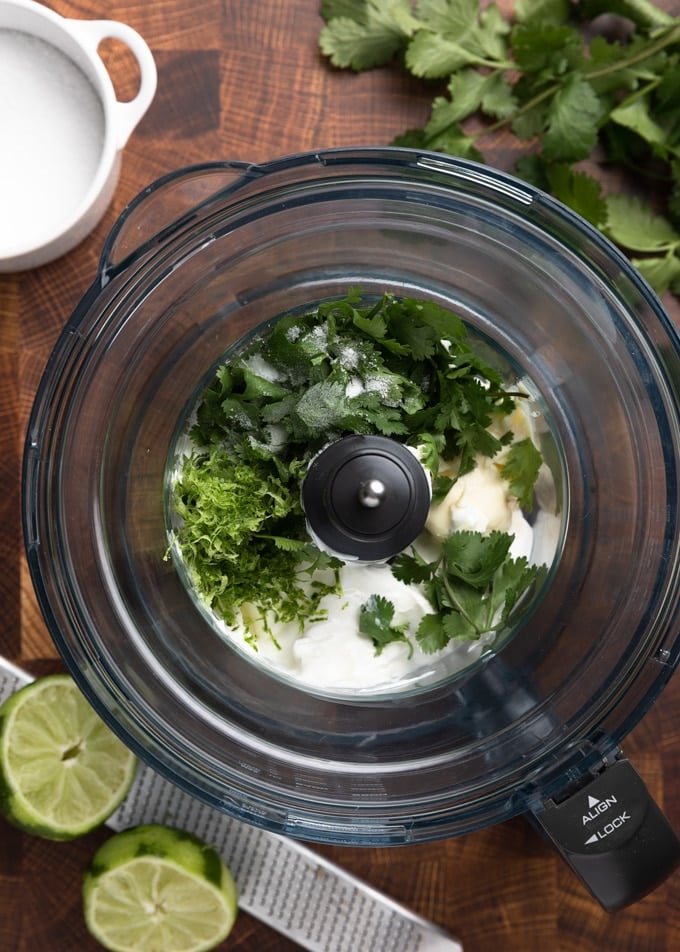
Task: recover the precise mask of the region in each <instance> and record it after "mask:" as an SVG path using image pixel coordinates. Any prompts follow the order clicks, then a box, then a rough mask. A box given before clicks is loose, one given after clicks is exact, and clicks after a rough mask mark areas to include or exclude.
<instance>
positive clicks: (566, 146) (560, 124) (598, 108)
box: [542, 74, 604, 162]
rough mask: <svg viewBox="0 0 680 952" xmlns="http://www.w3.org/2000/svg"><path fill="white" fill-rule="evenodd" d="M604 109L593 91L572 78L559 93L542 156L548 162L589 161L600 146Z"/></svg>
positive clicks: (579, 79)
mask: <svg viewBox="0 0 680 952" xmlns="http://www.w3.org/2000/svg"><path fill="white" fill-rule="evenodd" d="M603 112H604V110H603V106H602V103H601V102H600V100H599V98H598V96H597V95H596V93H595V92H594V90H593V87H592V86H591V85H590V83H588V82H587V81H586V80H585V79H583V78H582V77H580V76H578V75H576V74H575V75H573V76H571V77H570V78H569V79H567V80H566V81H565V82H564V84H563V85H562V86H561V87H560V88H559V89H558V90H557V91H556V93H555V95H554V97H553V99H552V102H551V104H550V108H549V110H548V117H547V129H546V132H545V135H544V136H543V148H542V153H543V155H544V156H545V158H546V159H548V160H549V161H566V162H576V161H578V160H579V159H585V158H587V157H588V156H589V155H590V153H591V151H592V150H593V148H594V146H595V143H596V142H597V131H598V122H599V121H600V119H601V118H602V115H603Z"/></svg>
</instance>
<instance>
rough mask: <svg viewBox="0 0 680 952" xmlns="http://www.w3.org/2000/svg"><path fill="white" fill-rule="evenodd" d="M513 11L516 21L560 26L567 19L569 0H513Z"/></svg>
mask: <svg viewBox="0 0 680 952" xmlns="http://www.w3.org/2000/svg"><path fill="white" fill-rule="evenodd" d="M514 12H515V20H516V21H517V22H518V23H524V24H546V25H548V26H562V25H563V24H566V23H567V22H568V20H569V13H570V9H569V0H515V5H514Z"/></svg>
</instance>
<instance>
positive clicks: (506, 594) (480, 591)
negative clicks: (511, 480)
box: [392, 530, 547, 654]
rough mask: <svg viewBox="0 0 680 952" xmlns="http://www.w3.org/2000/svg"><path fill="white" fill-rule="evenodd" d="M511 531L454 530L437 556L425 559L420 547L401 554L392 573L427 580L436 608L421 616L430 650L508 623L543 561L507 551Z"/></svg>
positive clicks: (419, 636)
mask: <svg viewBox="0 0 680 952" xmlns="http://www.w3.org/2000/svg"><path fill="white" fill-rule="evenodd" d="M512 541H513V536H512V535H511V534H510V533H505V532H491V533H489V535H483V534H482V533H480V532H471V531H466V530H461V531H458V532H453V533H451V535H450V536H448V537H447V539H446V540H445V541H444V543H443V545H442V552H441V555H440V556H439V558H437V559H435V560H433V561H431V562H427V561H425V560H424V559H423V558H422V556H420V555H419V554H418V553H417V552H416V551H412V552H411V553H410V554H407V553H403V554H402V555H400V556H398V557H397V558H396V559H395V561H394V563H393V565H392V572H393V574H394V576H395V577H396V578H398V579H399V580H400V581H402V582H406V583H412V582H418V583H420V584H424V587H425V593H426V595H427V598H428V600H429V602H430V604H431V605H432V607H433V609H434V611H433V612H431V613H428V614H426V615H424V616H423V618H422V620H421V622H420V624H419V625H418V629H417V631H416V636H415V637H416V640H417V642H418V644H419V645H420V647H421V648H422V650H423V651H424V652H426V653H428V654H432V653H434V652H436V651H439V650H441V649H442V648H444V647H446V645H447V644H448V643H449V642H450V641H475V640H478V639H479V638H481V637H482V636H483V635H485V634H487V633H489V632H497V631H499V630H502V629H503V628H504V627H506V626H507V624H508V622H509V619H510V617H511V615H512V612H513V610H514V609H515V607H516V606H517V605H518V604H519V602H520V601H521V600H522V599H523V598H524V597H525V596H526V594H527V592H528V591H529V589H530V588H531V587H532V586H536V585H538V584H540V582H541V581H542V579H543V577H544V575H545V572H546V571H547V570H546V568H545V567H544V566H541V567H537V566H535V565H531V564H530V563H529V562H528V561H527V559H526V558H524V557H521V558H512V557H510V556H509V550H510V546H511V544H512Z"/></svg>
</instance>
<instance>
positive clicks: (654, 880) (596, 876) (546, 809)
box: [533, 751, 680, 912]
mask: <svg viewBox="0 0 680 952" xmlns="http://www.w3.org/2000/svg"><path fill="white" fill-rule="evenodd" d="M533 819H534V821H535V822H536V823H537V824H538V826H539V827H540V828H542V829H543V831H544V832H545V833H547V835H548V837H549V838H550V840H551V841H552V843H553V845H554V846H555V847H556V848H557V850H558V851H559V852H560V853H561V855H562V857H563V858H564V859H565V860H566V861H567V863H568V864H569V866H570V867H571V868H572V870H573V871H574V872H575V873H576V875H577V876H578V877H579V879H580V880H581V882H582V883H583V884H584V886H585V887H586V888H587V889H588V890H589V892H590V893H591V894H592V895H593V897H594V898H595V899H597V901H598V902H599V903H600V905H602V907H603V908H604V909H606V910H607V912H615V911H616V910H617V909H622V908H623V907H624V906H628V905H630V904H631V903H633V902H637V901H638V899H642V897H643V896H645V895H646V894H647V893H649V892H651V891H652V890H653V889H655V888H656V887H657V886H658V885H660V884H661V883H662V882H663V880H664V879H666V877H667V876H669V875H670V874H671V873H672V872H673V871H674V870H675V869H676V868H677V866H678V864H679V863H680V841H679V840H678V837H677V835H676V834H675V832H674V830H673V828H672V827H671V825H670V824H669V822H668V820H667V819H666V817H665V816H664V815H663V813H662V812H661V810H660V809H659V807H658V806H657V804H656V803H655V802H654V800H653V799H652V797H651V796H650V794H649V791H648V790H647V787H646V785H645V783H644V781H643V780H642V778H641V777H640V775H639V774H638V773H637V771H636V770H635V768H634V767H633V765H632V764H631V763H630V762H629V761H628V760H626V758H625V757H623V756H622V755H621V752H620V751H619V752H617V754H616V755H614V756H613V757H612V758H611V759H610V760H609V762H608V763H606V764H605V766H604V769H603V770H602V771H601V772H600V773H598V774H596V775H595V776H594V777H592V776H591V777H590V778H589V779H588V780H587V782H586V783H585V785H578V788H577V789H576V790H575V791H573V792H571V793H570V794H569V795H567V796H566V797H564V798H559V799H558V800H555V799H550V800H548V801H546V802H544V803H543V804H542V806H541V808H540V809H537V810H534V812H533Z"/></svg>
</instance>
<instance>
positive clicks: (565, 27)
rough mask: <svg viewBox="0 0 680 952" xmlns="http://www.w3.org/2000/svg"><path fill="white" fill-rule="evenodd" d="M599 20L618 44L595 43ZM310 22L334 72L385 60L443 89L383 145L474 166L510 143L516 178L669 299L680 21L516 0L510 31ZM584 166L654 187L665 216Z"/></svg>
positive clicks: (679, 268) (464, 12)
mask: <svg viewBox="0 0 680 952" xmlns="http://www.w3.org/2000/svg"><path fill="white" fill-rule="evenodd" d="M602 13H609V14H613V15H615V17H618V18H619V20H618V26H619V30H618V32H617V33H615V34H611V35H602V34H597V33H595V34H593V31H592V29H591V28H590V25H591V23H592V21H593V20H595V19H596V18H597V17H598V16H599V15H600V14H602ZM321 14H322V16H323V18H324V20H325V21H326V25H325V26H324V27H323V29H322V30H321V33H320V37H319V43H320V47H321V50H322V52H323V53H324V54H325V55H326V56H327V57H328V58H329V59H330V61H331V63H332V64H333V65H334V66H337V67H340V68H349V69H353V70H357V71H359V70H365V69H371V68H374V67H376V66H382V65H385V64H387V63H390V62H393V61H396V62H400V63H401V64H402V65H403V67H404V68H405V69H406V70H407V71H408V72H410V73H411V74H412V75H414V76H416V77H418V78H421V79H423V80H425V81H433V80H436V81H438V82H439V83H441V84H442V85H441V86H438V87H435V89H434V92H435V95H434V96H433V102H432V106H431V111H430V115H429V118H428V119H427V121H426V122H425V124H424V125H423V126H422V127H421V128H415V129H410V130H408V131H406V132H405V133H403V134H402V135H399V136H398V137H397V138H396V139H394V140H393V143H392V144H394V145H401V146H407V147H413V148H418V149H423V148H426V149H430V150H433V151H438V152H444V153H449V154H451V155H457V156H462V157H465V158H471V159H474V160H478V161H484V151H483V143H484V140H485V138H487V137H488V136H490V135H492V134H493V133H495V132H497V131H498V130H500V129H504V130H507V131H510V132H511V133H512V134H513V135H514V136H515V138H516V140H517V141H518V144H519V146H520V151H521V152H522V155H521V158H520V159H519V161H518V162H517V164H516V167H515V172H516V173H517V174H518V175H519V176H520V177H522V178H524V179H525V180H527V181H529V182H531V183H532V184H534V185H536V186H538V187H539V188H542V189H544V190H545V191H548V192H550V193H552V194H553V195H554V196H555V197H556V198H558V199H560V200H561V201H563V202H564V203H565V204H567V205H569V206H570V207H571V208H573V209H574V210H575V211H577V212H578V213H579V214H580V215H582V216H583V217H584V218H586V219H587V220H589V221H590V222H591V223H592V224H593V225H595V226H596V227H597V228H599V229H600V230H601V231H603V232H604V233H605V234H607V235H608V236H609V237H610V238H611V239H612V240H613V241H614V242H616V243H617V244H618V245H619V246H620V247H621V248H622V249H623V250H624V251H625V252H626V253H627V254H628V255H630V256H631V259H632V261H633V264H635V265H636V266H637V268H638V269H639V270H640V271H641V272H642V273H643V274H644V276H645V277H646V278H647V280H648V281H649V282H650V284H651V285H652V287H654V288H655V290H657V291H658V292H659V293H663V292H665V291H667V290H668V289H670V290H672V291H673V292H674V293H675V294H677V295H680V17H672V16H670V15H669V14H667V13H665V12H664V11H662V10H660V9H659V8H658V7H656V6H655V4H653V3H652V2H651V0H516V2H515V4H514V16H513V18H512V19H510V18H506V17H504V16H503V15H502V13H501V12H500V10H499V9H498V7H497V6H496V4H495V3H489V4H486V3H480V2H478V0H415V2H414V3H411V0H385V2H383V0H322V2H321ZM621 18H625V19H621ZM626 25H628V28H627V29H626ZM584 27H588V30H587V31H585V30H584ZM473 119H474V122H472V121H471V120H473ZM594 157H598V158H600V159H601V160H602V161H603V162H604V163H605V164H608V165H615V166H617V167H618V168H619V169H621V170H622V171H623V173H624V175H625V174H628V175H629V176H630V177H631V181H633V182H635V184H636V186H638V187H639V182H640V180H643V181H644V180H645V179H647V181H648V182H650V183H652V184H653V185H654V189H655V191H657V192H658V190H659V185H661V186H662V188H663V190H664V193H665V196H666V200H665V205H664V208H663V209H661V210H654V209H652V207H651V205H650V204H649V203H647V202H646V201H643V200H642V199H640V198H634V199H630V198H626V197H625V196H624V195H622V194H612V195H605V194H603V190H602V187H601V184H600V182H599V181H598V180H597V178H596V177H594V176H593V175H592V174H591V172H590V167H588V168H584V165H583V163H584V161H585V160H592V159H593V158H594Z"/></svg>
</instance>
